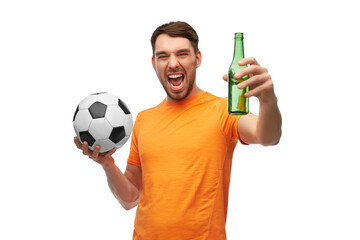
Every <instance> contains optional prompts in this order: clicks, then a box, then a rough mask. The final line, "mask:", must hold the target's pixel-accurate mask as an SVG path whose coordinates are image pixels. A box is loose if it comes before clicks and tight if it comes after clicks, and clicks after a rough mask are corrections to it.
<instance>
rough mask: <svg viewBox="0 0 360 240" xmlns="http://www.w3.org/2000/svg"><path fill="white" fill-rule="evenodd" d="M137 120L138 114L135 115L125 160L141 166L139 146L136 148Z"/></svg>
mask: <svg viewBox="0 0 360 240" xmlns="http://www.w3.org/2000/svg"><path fill="white" fill-rule="evenodd" d="M138 122H139V116H137V118H136V120H135V123H134V127H133V130H132V133H131V143H130V153H129V157H128V160H127V162H128V163H130V164H133V165H136V166H138V167H141V161H140V156H139V148H138V140H137V133H138V130H137V128H138V125H139V124H138Z"/></svg>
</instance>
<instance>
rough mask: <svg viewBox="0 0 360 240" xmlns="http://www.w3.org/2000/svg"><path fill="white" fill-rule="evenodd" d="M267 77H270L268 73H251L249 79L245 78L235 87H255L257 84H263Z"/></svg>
mask: <svg viewBox="0 0 360 240" xmlns="http://www.w3.org/2000/svg"><path fill="white" fill-rule="evenodd" d="M269 79H270V75H269V74H260V75H253V76H251V77H250V78H249V79H247V80H246V81H242V82H241V83H239V84H238V85H237V87H238V88H239V89H244V88H246V87H247V86H250V88H252V87H256V86H258V85H261V84H263V83H264V82H266V81H267V80H269Z"/></svg>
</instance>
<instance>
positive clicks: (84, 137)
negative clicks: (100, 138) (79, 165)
mask: <svg viewBox="0 0 360 240" xmlns="http://www.w3.org/2000/svg"><path fill="white" fill-rule="evenodd" d="M79 136H80V140H81V142H85V141H86V142H87V143H88V144H89V146H92V145H94V143H95V138H94V137H93V136H91V134H90V133H89V132H88V131H85V132H79Z"/></svg>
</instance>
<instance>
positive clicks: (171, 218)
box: [128, 91, 240, 240]
mask: <svg viewBox="0 0 360 240" xmlns="http://www.w3.org/2000/svg"><path fill="white" fill-rule="evenodd" d="M226 106H227V99H226V98H219V97H216V96H213V95H211V94H209V93H207V92H204V91H202V92H200V93H198V94H197V95H195V96H194V97H192V98H190V99H188V100H185V101H181V102H175V103H168V102H166V101H165V100H164V101H163V102H162V103H160V104H159V105H158V106H156V107H154V108H151V109H148V110H145V111H143V112H140V113H139V114H138V116H137V118H136V121H135V124H134V129H133V134H132V139H131V149H130V155H129V159H128V163H130V164H134V165H136V166H139V167H141V168H142V178H143V179H142V183H143V190H142V192H141V197H140V202H139V204H138V209H137V212H136V218H135V229H134V233H133V239H145V240H165V239H166V240H169V239H171V240H183V239H186V240H190V239H194V240H195V239H196V240H200V239H208V240H220V239H226V233H225V222H226V214H227V205H228V190H229V183H230V172H231V162H232V155H233V152H234V148H235V146H236V144H237V141H238V139H239V136H238V133H237V121H238V119H239V117H240V116H234V115H229V114H228V113H227V107H226Z"/></svg>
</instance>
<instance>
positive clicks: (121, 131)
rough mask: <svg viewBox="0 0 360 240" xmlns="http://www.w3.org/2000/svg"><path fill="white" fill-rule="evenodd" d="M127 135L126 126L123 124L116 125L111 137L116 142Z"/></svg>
mask: <svg viewBox="0 0 360 240" xmlns="http://www.w3.org/2000/svg"><path fill="white" fill-rule="evenodd" d="M125 135H126V133H125V128H124V127H123V126H121V127H116V128H114V129H113V130H112V131H111V134H110V137H109V139H110V140H111V141H112V142H114V143H118V142H120V141H121V140H122V139H123V138H124V137H125Z"/></svg>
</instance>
